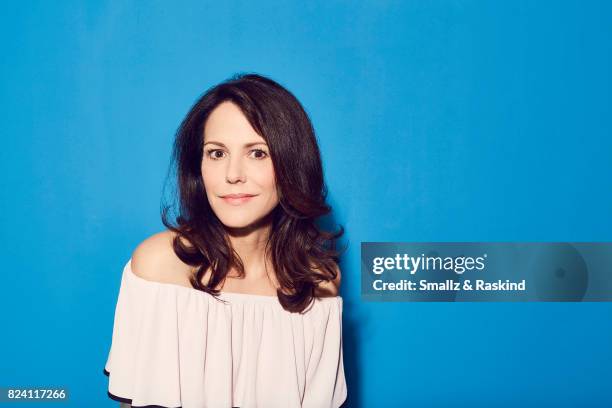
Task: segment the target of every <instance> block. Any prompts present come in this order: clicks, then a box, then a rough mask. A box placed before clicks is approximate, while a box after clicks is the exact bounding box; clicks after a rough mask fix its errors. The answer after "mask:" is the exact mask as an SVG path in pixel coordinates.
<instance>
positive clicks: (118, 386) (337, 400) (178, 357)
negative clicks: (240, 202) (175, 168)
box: [104, 259, 347, 408]
mask: <svg viewBox="0 0 612 408" xmlns="http://www.w3.org/2000/svg"><path fill="white" fill-rule="evenodd" d="M220 299H223V300H226V301H228V303H223V302H221V301H220V300H217V299H215V298H214V297H213V296H212V295H210V294H208V293H205V292H202V291H199V290H196V289H193V288H189V287H186V286H181V285H179V284H172V283H161V282H154V281H150V280H146V279H144V278H141V277H139V276H138V275H135V274H134V273H133V272H132V270H131V259H130V260H128V262H127V264H126V265H125V267H124V269H123V275H122V277H121V286H120V289H119V296H118V299H117V305H116V308H115V318H114V327H113V334H112V343H111V347H110V351H109V354H108V359H107V362H106V365H105V367H104V373H105V374H106V375H108V377H109V378H108V395H109V397H110V398H112V399H114V400H117V401H122V402H127V403H131V404H132V406H133V407H141V406H147V405H155V406H161V407H182V408H231V407H240V408H276V407H278V408H292V407H306V408H325V407H332V408H336V407H339V406H340V405H341V404H342V403H343V402H344V401H345V399H346V396H347V387H346V382H345V377H344V363H343V353H342V298H341V297H340V296H336V297H324V298H316V299H315V301H314V304H313V305H311V306H309V308H308V309H307V311H306V312H305V313H304V314H299V313H291V312H288V311H286V310H285V309H283V308H282V306H281V304H280V303H279V301H278V298H277V297H276V296H264V295H252V294H240V293H230V292H221V295H220Z"/></svg>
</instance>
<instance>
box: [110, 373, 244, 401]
mask: <svg viewBox="0 0 612 408" xmlns="http://www.w3.org/2000/svg"><path fill="white" fill-rule="evenodd" d="M102 371H103V372H104V375H105V376H107V377H108V376H110V371H106V368H104V369H103V370H102ZM106 393H107V394H108V397H109V398H110V399H112V400H114V401H117V402H123V403H126V404H130V405H131V406H132V408H182V407H165V406H163V405H132V400H131V399H130V398H125V397H119V396H117V395H114V394H111V393H110V391H107V392H106ZM233 408H240V407H233Z"/></svg>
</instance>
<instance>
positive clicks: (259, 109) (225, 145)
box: [104, 74, 347, 408]
mask: <svg viewBox="0 0 612 408" xmlns="http://www.w3.org/2000/svg"><path fill="white" fill-rule="evenodd" d="M173 163H175V164H176V166H175V169H176V172H177V176H178V180H177V186H178V189H179V191H178V194H177V198H178V204H179V205H178V213H177V214H176V217H175V222H171V221H170V217H169V215H168V214H169V208H170V207H169V206H165V207H164V209H163V211H162V221H163V223H164V225H165V226H166V227H167V228H168V230H166V231H163V232H160V233H157V234H155V235H153V236H151V237H149V238H147V239H146V240H144V241H143V242H142V243H141V244H140V245H138V246H137V248H136V249H135V250H134V252H133V253H132V256H131V258H130V259H129V260H128V262H127V264H126V265H125V267H124V269H123V276H122V279H121V287H120V290H119V296H118V299H117V306H116V310H115V320H114V328H113V335H112V343H111V348H110V351H109V356H108V360H107V362H106V365H105V369H104V372H105V374H107V375H108V376H109V387H108V395H109V396H110V397H111V398H112V399H114V400H117V401H120V402H121V403H123V404H125V405H126V406H129V405H128V404H132V406H133V407H140V406H149V405H153V406H162V407H179V406H181V407H183V408H196V407H197V408H201V407H215V408H216V407H223V408H225V407H243V408H246V407H263V408H274V407H279V408H281V407H282V408H291V407H309V408H323V407H338V406H340V405H341V404H342V402H344V401H345V399H346V395H347V389H346V382H345V377H344V363H343V351H342V298H341V297H340V296H338V288H339V286H340V270H339V269H338V266H337V264H338V256H339V252H338V251H336V249H335V247H336V246H335V242H336V240H337V238H338V237H340V236H341V235H342V234H343V231H344V230H343V228H340V230H339V231H338V232H337V233H329V232H325V231H322V230H321V229H320V228H319V227H318V226H317V225H316V224H315V220H316V219H317V218H318V217H320V216H322V215H325V214H327V213H329V211H330V207H329V206H328V205H326V203H325V196H326V190H325V188H324V183H323V171H322V165H321V157H320V153H319V148H318V146H317V141H316V138H315V135H314V131H313V128H312V125H311V122H310V120H309V118H308V115H307V114H306V112H305V111H304V109H303V108H302V106H301V105H300V103H299V102H298V100H297V99H296V98H295V97H294V96H293V95H292V94H291V93H290V92H289V91H287V90H286V89H285V88H283V87H282V86H281V85H279V84H278V83H276V82H274V81H272V80H270V79H268V78H265V77H263V76H260V75H255V74H250V75H240V76H237V77H234V78H232V79H230V80H228V81H225V82H223V83H221V84H219V85H217V86H215V87H213V88H211V89H209V90H208V91H207V92H206V93H205V94H204V95H203V96H202V97H201V98H200V99H199V100H198V101H197V102H196V104H195V105H194V106H193V107H192V108H191V110H190V111H189V113H188V114H187V116H186V117H185V119H184V120H183V122H182V124H181V126H180V128H179V130H178V132H177V137H176V140H175V144H174V151H173Z"/></svg>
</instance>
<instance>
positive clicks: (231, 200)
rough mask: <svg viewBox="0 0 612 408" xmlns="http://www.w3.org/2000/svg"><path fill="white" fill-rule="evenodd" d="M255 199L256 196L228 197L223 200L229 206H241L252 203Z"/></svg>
mask: <svg viewBox="0 0 612 408" xmlns="http://www.w3.org/2000/svg"><path fill="white" fill-rule="evenodd" d="M254 197H255V196H254V195H227V196H223V197H221V198H223V201H225V202H226V203H228V204H229V205H241V204H244V203H246V202H248V201H250V200H251V199H252V198H254Z"/></svg>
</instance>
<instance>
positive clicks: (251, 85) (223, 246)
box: [161, 74, 344, 312]
mask: <svg viewBox="0 0 612 408" xmlns="http://www.w3.org/2000/svg"><path fill="white" fill-rule="evenodd" d="M224 101H231V102H233V103H235V104H236V105H237V106H238V107H239V108H240V109H241V111H242V113H243V114H244V115H245V116H246V118H247V119H248V121H249V123H250V124H251V126H252V127H253V129H254V130H255V131H256V132H257V133H258V134H259V135H260V136H261V137H263V138H264V139H265V140H266V142H267V144H268V147H269V149H270V158H271V160H272V163H273V166H274V173H275V179H276V188H277V193H278V197H279V205H277V206H276V207H275V208H274V210H272V212H271V214H270V217H271V222H272V230H271V233H270V236H269V238H268V241H267V242H266V246H265V249H266V254H269V256H270V258H269V259H270V261H271V263H272V265H273V267H274V271H275V273H276V277H277V280H278V282H279V284H280V286H281V288H280V289H279V290H277V295H278V298H279V301H280V303H281V305H282V306H283V308H284V309H285V310H288V311H291V312H303V311H304V310H305V309H306V308H307V307H308V306H309V305H310V304H311V303H312V301H313V299H314V297H315V288H316V287H317V286H318V284H319V283H320V282H322V281H328V280H333V279H335V278H336V276H337V272H336V270H335V268H336V266H337V264H338V263H339V256H340V252H339V251H338V250H336V240H337V239H338V238H339V237H340V236H341V235H342V234H343V233H344V228H343V227H342V226H340V228H339V230H338V231H337V232H328V231H324V230H323V229H322V228H321V227H319V226H318V225H317V223H316V221H317V219H319V217H321V216H323V215H326V214H328V213H330V211H331V207H330V206H329V205H328V204H327V203H326V201H325V200H326V196H327V187H326V186H325V185H324V181H323V169H322V164H321V155H320V152H319V147H318V145H317V140H316V137H315V133H314V129H313V127H312V123H311V121H310V119H309V117H308V114H307V113H306V112H305V111H304V108H303V107H302V105H301V104H300V102H299V101H298V100H297V98H296V97H295V96H294V95H293V94H292V93H291V92H289V91H288V90H287V89H285V88H284V87H282V86H281V85H280V84H278V83H277V82H275V81H273V80H271V79H269V78H266V77H264V76H261V75H258V74H238V75H235V76H233V77H232V78H230V79H228V80H226V81H224V82H222V83H220V84H218V85H216V86H214V87H212V88H210V89H208V90H207V91H206V92H205V93H204V94H203V95H202V96H201V97H200V98H199V99H198V100H197V101H196V103H195V104H194V105H193V106H192V108H191V109H190V110H189V112H188V113H187V115H186V116H185V118H184V119H183V121H182V123H181V125H180V127H179V128H178V130H177V132H176V137H175V141H174V146H173V152H172V158H171V165H170V172H172V173H174V172H175V173H176V174H175V175H172V174H171V173H170V172H169V173H168V178H169V179H170V178H171V179H172V180H175V181H176V186H175V188H178V193H176V192H175V193H174V194H172V198H173V199H175V200H176V199H178V205H173V204H165V202H164V201H165V200H162V208H161V217H162V222H163V223H164V225H165V226H166V227H167V228H168V229H169V230H171V231H174V232H175V233H176V236H175V238H174V241H173V248H174V252H175V253H176V254H177V256H178V257H179V258H180V259H181V260H182V261H183V262H184V263H186V264H188V265H191V266H193V267H196V268H197V269H196V273H195V276H192V277H191V278H190V281H191V285H192V286H193V287H194V288H195V289H198V290H202V291H204V292H207V293H209V294H211V295H213V296H218V295H219V291H218V290H215V289H214V288H216V287H217V286H218V285H219V284H220V283H221V282H223V281H224V279H225V277H226V275H227V273H228V272H229V270H230V268H231V267H232V266H233V267H234V268H236V269H237V270H238V272H239V274H240V276H243V275H244V265H243V264H242V261H241V259H240V257H239V256H238V254H237V253H236V252H235V251H234V249H233V248H232V247H231V243H230V241H229V239H228V236H227V232H226V231H225V228H224V225H223V224H222V223H221V221H220V220H219V219H218V218H217V216H216V215H215V213H214V212H213V210H212V208H211V207H210V204H209V202H208V200H207V198H206V192H205V189H204V184H203V180H202V173H201V172H202V170H201V162H202V155H203V143H204V124H205V123H206V120H207V118H208V116H209V115H210V113H211V112H212V111H213V110H214V109H215V108H216V107H217V106H218V105H219V104H220V103H221V102H224ZM171 209H174V210H175V212H176V213H175V215H174V216H173V217H171V216H170V215H169V214H170V211H171ZM170 218H174V221H171V220H170ZM183 241H186V242H187V243H188V245H185V243H184V242H183ZM209 268H210V270H211V275H210V277H209V280H208V282H207V284H206V285H204V284H202V282H201V281H202V279H203V276H204V274H205V273H206V271H207V270H208V269H209Z"/></svg>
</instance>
